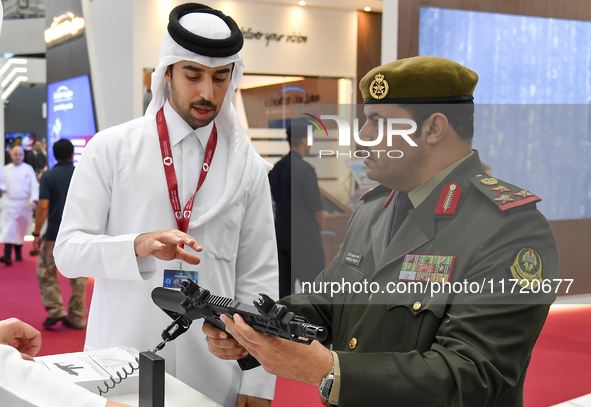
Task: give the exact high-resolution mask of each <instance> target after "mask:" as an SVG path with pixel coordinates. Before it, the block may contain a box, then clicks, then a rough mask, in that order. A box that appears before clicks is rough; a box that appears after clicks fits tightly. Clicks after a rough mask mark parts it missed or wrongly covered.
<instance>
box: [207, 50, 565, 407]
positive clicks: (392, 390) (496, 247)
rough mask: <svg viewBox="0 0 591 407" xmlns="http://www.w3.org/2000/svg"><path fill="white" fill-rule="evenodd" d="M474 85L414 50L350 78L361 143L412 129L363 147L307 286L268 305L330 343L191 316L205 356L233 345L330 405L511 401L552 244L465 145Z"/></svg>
mask: <svg viewBox="0 0 591 407" xmlns="http://www.w3.org/2000/svg"><path fill="white" fill-rule="evenodd" d="M477 81H478V77H477V75H476V73H474V72H472V71H471V70H469V69H467V68H465V67H463V66H461V65H459V64H457V63H455V62H452V61H449V60H446V59H442V58H436V57H428V56H421V57H416V58H409V59H403V60H399V61H395V62H392V63H389V64H386V65H383V66H380V67H377V68H375V69H373V70H372V71H370V72H369V73H368V74H367V75H366V76H365V77H364V78H363V79H362V80H361V83H360V88H361V92H362V94H363V97H364V104H365V106H364V111H365V115H366V116H367V121H366V123H365V125H364V127H363V128H362V130H361V131H360V134H359V137H360V139H361V140H362V141H364V142H366V143H365V144H368V143H367V142H370V141H373V140H377V139H379V138H380V133H381V134H382V136H383V135H384V134H385V133H386V131H385V130H384V129H385V128H387V126H390V124H389V123H388V119H390V118H397V119H400V118H402V119H409V120H413V121H414V122H415V123H416V126H417V130H416V132H415V133H414V134H413V135H412V136H411V138H409V140H410V141H411V142H412V143H411V142H409V140H407V139H405V138H404V137H392V139H391V140H388V137H385V136H383V137H382V141H381V142H380V143H379V144H377V145H375V146H373V147H370V148H369V149H368V151H367V153H365V154H366V156H367V159H366V160H365V164H366V166H367V175H368V176H369V177H370V178H371V179H374V180H376V181H378V182H379V183H380V184H381V185H380V186H378V187H377V188H375V189H374V190H371V191H369V192H368V193H366V194H365V195H364V196H363V197H362V201H363V202H362V204H361V205H360V206H359V207H358V208H357V210H356V211H355V213H354V214H353V216H352V218H351V220H350V223H349V226H348V229H347V233H346V236H345V240H344V242H343V245H342V247H341V249H340V251H339V253H338V255H337V256H336V257H335V259H334V260H333V261H332V263H331V264H330V266H329V267H328V268H327V269H326V270H325V271H323V272H322V273H321V274H320V276H319V277H318V278H317V280H316V282H315V285H314V286H313V287H312V289H311V293H308V294H300V295H294V296H291V297H288V298H286V299H284V300H283V301H284V302H285V303H287V304H288V305H289V306H290V308H291V309H292V311H294V312H296V313H299V314H301V315H304V316H305V317H307V318H308V319H309V320H310V322H313V323H316V324H321V325H324V326H326V327H327V328H328V330H329V332H330V338H329V340H328V342H330V343H332V345H333V349H334V351H332V352H331V351H329V350H327V349H325V348H324V347H323V346H321V345H320V344H318V343H316V342H314V343H313V344H312V345H311V346H304V345H300V344H294V343H292V342H288V341H285V340H281V339H278V338H274V337H269V336H265V335H262V334H260V333H258V332H255V331H254V330H252V328H250V327H249V326H248V325H246V324H245V323H244V321H243V320H242V319H241V318H240V316H234V319H231V318H229V317H227V316H224V317H223V319H224V322H225V323H226V325H227V330H228V331H229V332H231V333H232V335H233V336H234V338H236V340H233V339H226V338H227V337H226V335H225V333H223V332H221V331H219V330H216V329H215V328H213V327H212V326H211V325H207V324H206V325H204V327H203V330H204V331H205V332H206V333H207V334H208V342H209V347H210V350H211V351H212V352H213V353H214V354H216V355H218V356H219V357H222V358H225V359H236V358H239V357H241V356H242V355H243V354H244V352H249V353H251V354H252V355H253V356H255V357H256V358H257V359H258V360H259V361H260V362H261V364H262V365H263V366H264V367H265V369H267V370H268V371H270V372H272V373H274V374H277V375H280V376H283V377H287V378H290V379H295V380H299V381H302V382H306V383H309V384H313V385H316V386H319V388H320V393H321V395H322V396H323V397H324V398H326V399H329V400H330V403H331V404H332V405H339V406H343V407H347V406H362V405H363V406H367V405H390V404H392V403H394V402H395V404H396V405H397V406H401V407H404V406H485V405H486V406H498V407H500V406H503V407H513V406H523V384H524V380H525V375H526V371H527V366H528V364H529V361H530V357H531V351H532V348H533V346H534V344H535V342H536V339H537V337H538V335H539V333H540V330H541V329H542V326H543V324H544V321H545V319H546V316H547V313H548V308H549V304H550V303H551V302H552V301H553V300H554V298H555V294H554V291H555V290H554V285H553V284H552V283H553V279H556V278H557V277H558V271H559V262H558V249H557V247H556V242H555V239H554V236H553V234H552V230H551V228H550V225H549V223H548V221H547V220H546V219H545V218H544V216H543V215H542V214H541V213H540V212H539V211H538V210H537V209H536V202H537V201H539V200H540V198H539V197H538V196H536V195H535V194H534V193H532V192H530V191H527V190H524V189H522V188H518V187H516V186H514V185H511V184H509V183H506V182H504V181H502V180H499V179H496V178H492V177H490V176H488V175H486V174H484V173H483V170H482V165H481V162H480V159H479V158H478V152H476V151H474V150H472V149H471V140H472V136H473V128H474V127H473V117H474V105H473V96H472V95H473V91H474V88H475V86H476V83H477ZM394 126H398V124H394ZM407 127H408V126H407ZM412 144H415V145H414V146H413V145H412ZM366 148H367V147H366ZM390 150H396V151H398V153H395V154H390V155H389V154H385V153H384V151H390ZM380 152H381V153H380ZM390 156H392V157H402V158H391V157H390ZM335 285H336V287H337V288H338V290H334V289H333V287H335ZM542 287H543V288H544V289H541V288H542ZM336 291H338V293H336Z"/></svg>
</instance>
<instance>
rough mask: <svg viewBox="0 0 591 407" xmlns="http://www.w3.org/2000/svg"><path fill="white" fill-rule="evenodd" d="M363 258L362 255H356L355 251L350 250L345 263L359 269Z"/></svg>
mask: <svg viewBox="0 0 591 407" xmlns="http://www.w3.org/2000/svg"><path fill="white" fill-rule="evenodd" d="M362 257H363V255H362V254H360V253H355V252H354V251H351V250H349V251H348V252H347V254H346V255H345V263H347V264H350V265H352V266H355V267H359V264H361V258H362Z"/></svg>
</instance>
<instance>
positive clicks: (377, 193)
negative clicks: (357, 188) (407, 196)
mask: <svg viewBox="0 0 591 407" xmlns="http://www.w3.org/2000/svg"><path fill="white" fill-rule="evenodd" d="M391 193H392V190H391V189H390V188H386V187H385V186H383V185H378V186H377V187H375V188H370V189H368V190H367V191H365V193H364V194H363V195H361V196H360V197H359V200H360V201H364V202H368V201H371V200H372V199H375V198H379V197H381V196H385V195H389V194H391Z"/></svg>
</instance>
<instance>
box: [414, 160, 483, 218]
mask: <svg viewBox="0 0 591 407" xmlns="http://www.w3.org/2000/svg"><path fill="white" fill-rule="evenodd" d="M472 155H474V151H471V152H470V154H468V155H466V156H464V157H462V158H460V159H459V160H458V161H456V162H455V163H453V164H452V165H450V166H448V167H446V168H444V169H443V170H441V171H439V172H438V173H437V174H435V175H434V176H433V177H432V178H430V179H429V180H427V181H425V182H423V183H422V184H421V185H419V186H418V187H416V188H415V189H413V190H412V191H410V192H409V193H408V197H409V199H410V201H411V202H412V206H414V207H415V208H418V206H419V205H420V204H422V203H423V201H424V200H425V199H427V197H428V196H429V195H430V194H431V192H433V191H434V190H435V188H437V185H439V184H440V183H441V181H443V180H444V179H445V177H447V176H448V175H449V174H450V173H451V172H452V171H453V170H455V169H456V168H457V167H458V166H459V165H460V164H461V163H463V162H464V161H466V160H467V159H468V158H470V157H471V156H472Z"/></svg>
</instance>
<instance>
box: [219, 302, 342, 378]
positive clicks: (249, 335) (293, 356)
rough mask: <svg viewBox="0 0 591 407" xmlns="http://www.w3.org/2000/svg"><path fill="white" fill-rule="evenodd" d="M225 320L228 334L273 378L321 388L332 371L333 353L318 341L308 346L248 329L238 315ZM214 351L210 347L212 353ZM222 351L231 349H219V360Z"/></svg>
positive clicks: (223, 316)
mask: <svg viewBox="0 0 591 407" xmlns="http://www.w3.org/2000/svg"><path fill="white" fill-rule="evenodd" d="M221 318H222V321H223V322H224V323H225V324H226V330H227V331H228V332H230V334H232V336H233V337H234V338H235V340H236V341H238V343H239V344H240V345H242V346H243V347H244V348H245V349H246V350H247V351H248V353H250V354H251V355H252V356H254V357H255V358H257V360H258V361H259V362H260V364H261V365H262V366H263V368H264V369H265V370H266V371H267V372H269V373H271V374H274V375H277V376H281V377H285V378H287V379H291V380H297V381H299V382H303V383H308V384H312V385H314V386H320V383H321V382H322V378H323V377H324V376H326V375H327V374H328V372H330V369H331V368H332V359H333V358H332V353H331V351H329V350H328V349H326V348H325V347H324V346H322V345H321V344H320V343H319V342H318V341H313V342H312V343H311V344H310V345H304V344H301V343H296V342H291V341H288V340H285V339H280V338H277V337H275V336H269V335H265V334H262V333H259V332H257V331H255V330H254V329H252V328H251V327H250V326H248V324H246V322H244V320H243V319H242V317H241V316H240V315H238V314H235V315H234V319H232V318H230V317H229V316H227V315H222V316H221ZM208 339H209V338H208ZM208 343H209V340H208ZM218 345H219V344H218ZM211 347H212V346H211V343H210V350H211ZM220 348H221V349H228V347H227V346H226V347H225V348H224V347H220V346H216V347H215V350H216V352H217V353H216V352H213V351H212V353H213V354H214V355H216V356H218V353H221V354H223V352H221V351H220ZM227 353H230V354H231V353H232V351H228V352H227ZM218 357H219V356H218ZM226 359H229V358H226ZM238 359H239V358H238Z"/></svg>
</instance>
